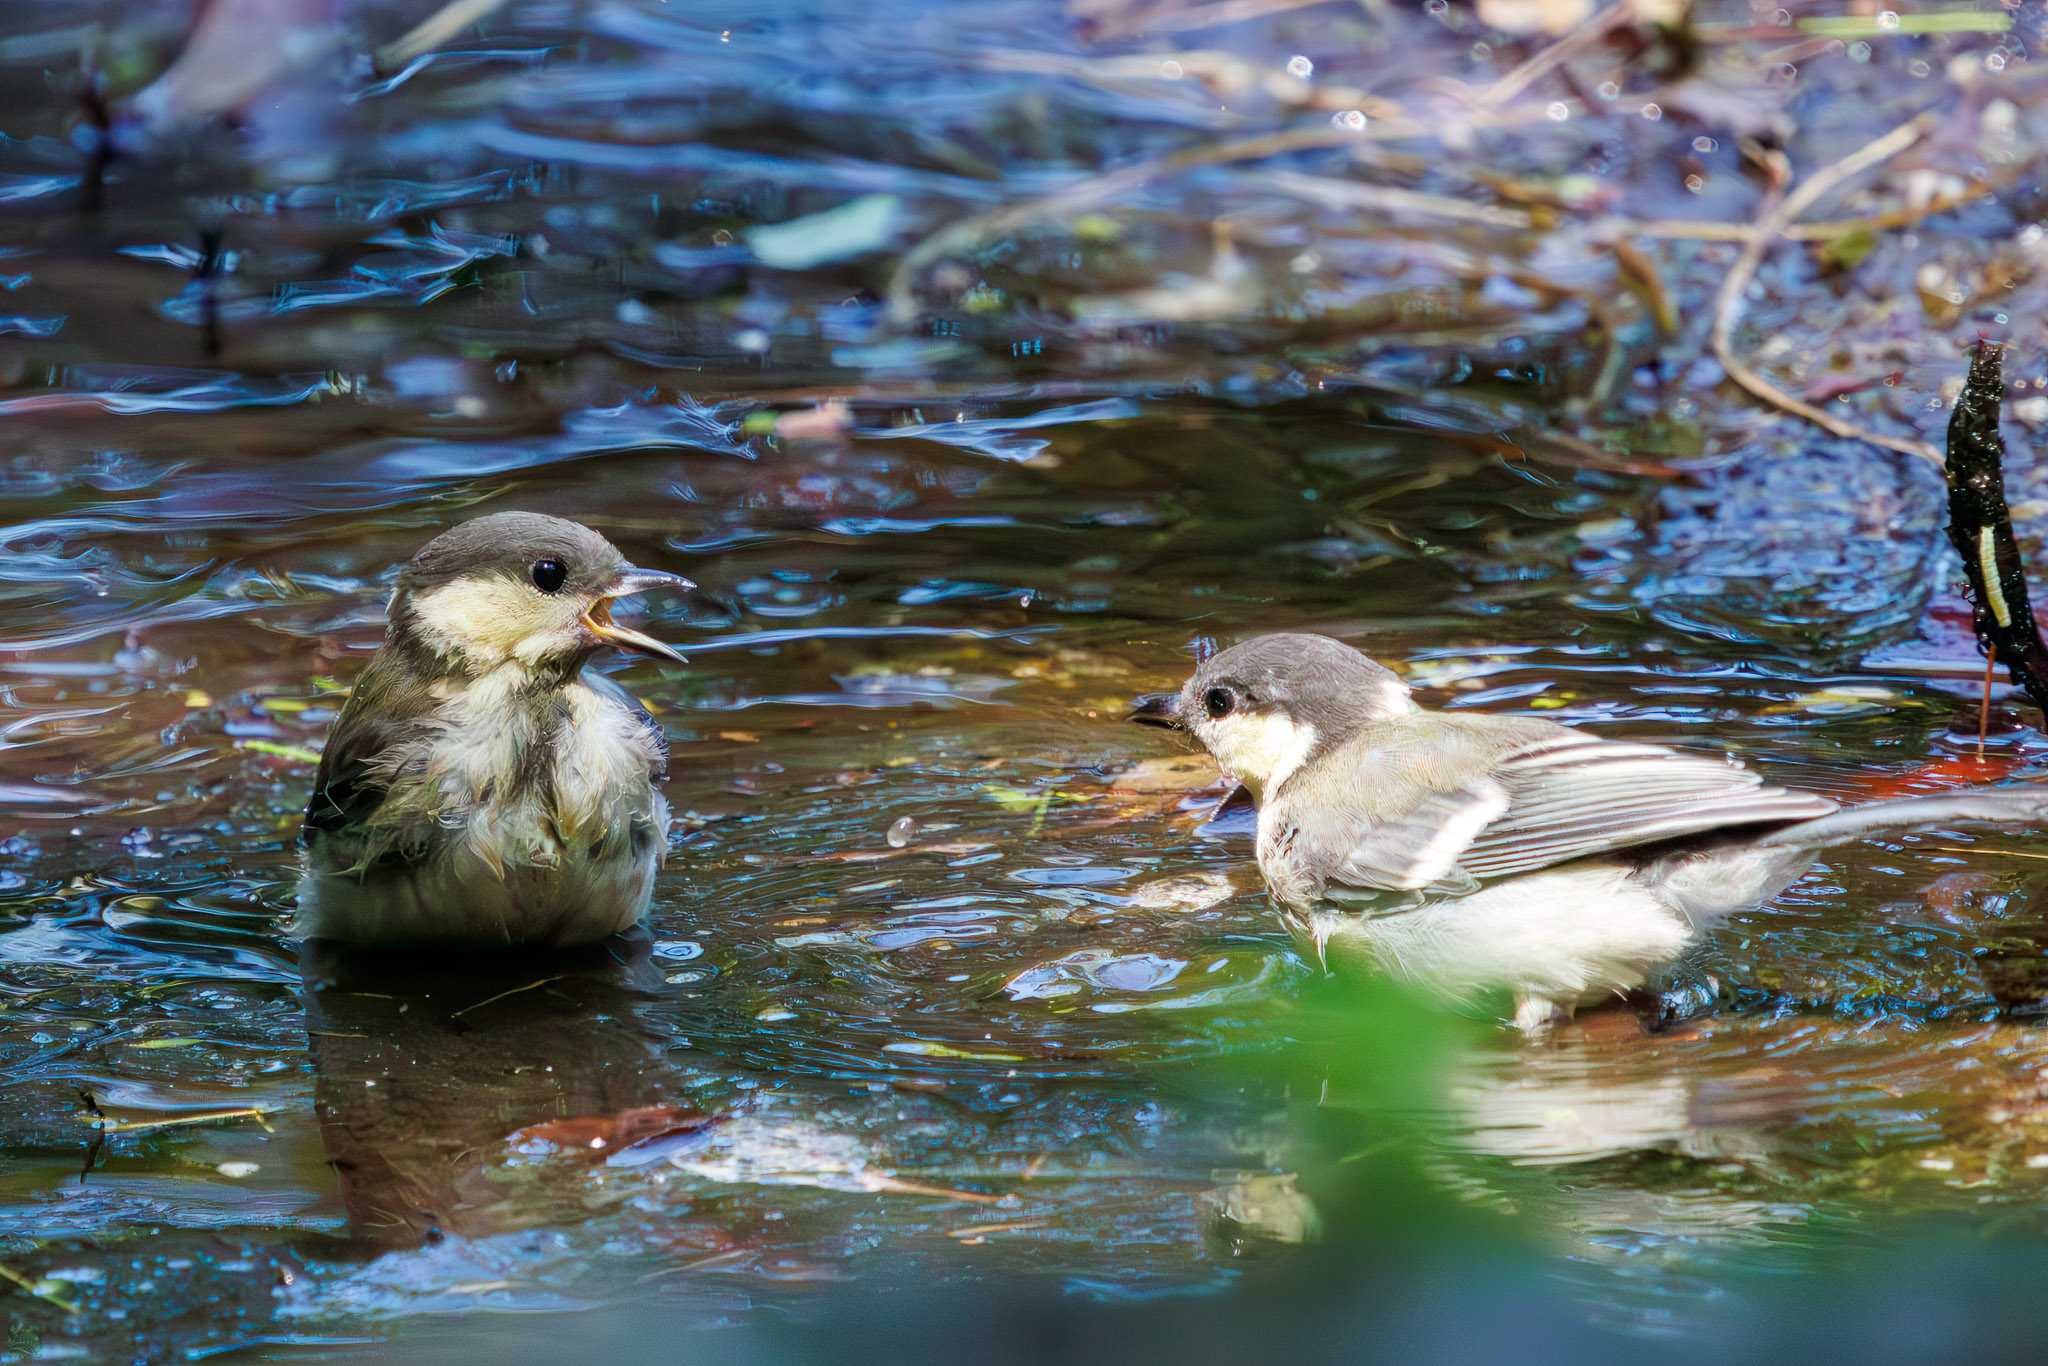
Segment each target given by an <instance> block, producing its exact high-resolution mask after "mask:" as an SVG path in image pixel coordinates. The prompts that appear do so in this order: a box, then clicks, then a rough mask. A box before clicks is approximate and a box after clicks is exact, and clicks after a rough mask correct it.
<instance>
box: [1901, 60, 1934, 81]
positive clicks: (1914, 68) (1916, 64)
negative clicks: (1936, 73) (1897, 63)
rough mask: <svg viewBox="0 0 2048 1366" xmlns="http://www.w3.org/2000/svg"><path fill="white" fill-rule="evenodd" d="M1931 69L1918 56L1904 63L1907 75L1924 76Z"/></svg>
mask: <svg viewBox="0 0 2048 1366" xmlns="http://www.w3.org/2000/svg"><path fill="white" fill-rule="evenodd" d="M1932 70H1934V68H1933V67H1931V66H1929V65H1928V64H1927V63H1926V61H1925V60H1923V59H1922V58H1919V57H1915V58H1914V59H1913V60H1912V61H1910V62H1907V63H1906V74H1907V75H1909V76H1919V77H1925V76H1926V75H1927V73H1928V72H1930V71H1932Z"/></svg>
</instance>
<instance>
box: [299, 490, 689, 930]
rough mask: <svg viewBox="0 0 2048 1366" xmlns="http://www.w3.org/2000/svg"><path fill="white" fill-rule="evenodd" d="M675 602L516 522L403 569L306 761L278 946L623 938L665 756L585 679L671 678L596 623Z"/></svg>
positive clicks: (609, 552) (609, 689) (656, 739)
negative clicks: (605, 659)
mask: <svg viewBox="0 0 2048 1366" xmlns="http://www.w3.org/2000/svg"><path fill="white" fill-rule="evenodd" d="M690 586H691V585H690V584H689V581H688V580H686V579H682V578H679V577H677V576H676V575H673V574H664V573H660V572H657V571H651V570H642V569H636V568H634V567H633V566H632V565H629V564H628V563H627V562H626V560H625V557H624V556H622V555H621V554H620V553H619V552H618V551H617V550H616V549H615V548H613V546H612V545H611V543H610V542H608V541H606V540H605V539H604V538H603V537H602V536H600V535H598V534H597V533H596V532H594V531H591V530H590V529H588V528H587V527H583V526H579V525H578V524H576V523H574V522H568V521H563V520H562V519H560V518H555V517H544V516H540V515H538V514H534V513H499V514H495V515H492V516H488V517H482V518H478V519H476V520H475V521H471V522H466V523H463V524H462V525H460V526H458V527H455V528H454V529H453V530H451V531H449V532H447V533H445V534H443V535H442V536H440V537H438V538H436V539H435V540H434V541H432V542H430V543H429V544H428V545H427V546H426V547H425V548H424V549H422V550H421V551H420V553H419V554H418V555H417V556H415V557H414V559H413V560H412V561H411V562H410V563H409V564H407V565H406V566H405V568H404V569H403V570H402V571H401V572H400V574H399V579H398V587H397V589H396V591H395V592H394V593H393V594H392V598H391V604H390V608H389V613H388V615H389V626H388V629H387V634H386V638H385V643H384V645H383V647H382V648H381V649H379V650H378V652H377V654H376V656H375V658H373V659H372V660H371V661H370V664H369V666H368V667H367V668H366V669H365V670H364V671H363V674H362V676H361V677H360V678H359V679H358V680H357V682H356V685H355V688H354V690H353V691H352V692H351V694H350V697H349V701H348V705H347V706H346V707H345V708H344V709H343V711H342V714H341V716H340V718H339V719H338V720H337V721H336V722H335V726H334V730H333V732H332V734H330V736H329V737H328V742H327V748H326V751H325V753H324V754H323V755H322V757H321V763H320V772H319V775H318V777H317V778H316V779H315V781H314V788H313V796H312V800H311V801H310V803H309V804H308V806H307V809H306V822H305V829H304V832H303V836H302V841H303V844H304V846H305V872H304V876H303V878H302V879H301V882H300V887H299V909H298V918H297V920H296V921H295V923H294V925H293V931H294V933H296V934H298V935H300V936H301V937H304V938H309V939H325V940H334V941H340V942H344V943H352V944H362V945H392V946H396V945H477V946H502V947H511V946H519V945H563V944H575V943H584V942H588V941H591V940H596V939H601V938H603V937H605V936H606V935H609V934H613V933H616V932H618V931H621V930H626V929H630V928H631V927H632V926H633V925H635V924H636V923H637V922H638V921H639V920H640V918H641V916H642V915H643V914H645V912H646V910H647V906H648V902H649V900H650V898H651V897H652V894H653V889H654V877H655V874H656V872H657V871H658V870H659V869H660V867H661V864H662V861H663V859H664V857H665V856H666V854H667V849H668V819H669V812H668V803H667V801H666V800H665V799H664V798H663V796H662V794H661V790H660V787H659V783H660V781H661V779H662V778H663V777H664V776H665V775H666V769H667V747H666V744H665V743H664V741H663V739H662V735H661V732H660V729H659V727H658V726H657V725H656V724H655V722H654V720H653V718H652V717H650V716H649V715H648V714H647V712H646V711H645V709H643V708H642V707H641V706H640V705H639V704H638V703H637V702H635V701H634V700H633V698H632V697H631V696H630V695H629V694H627V693H626V692H625V691H624V690H623V689H621V688H620V687H619V686H618V685H617V684H615V683H613V682H612V681H611V680H609V679H607V678H604V677H602V676H601V675H598V674H596V673H593V672H590V671H589V670H587V669H586V667H585V666H586V665H587V664H588V663H589V662H590V660H591V658H592V656H593V655H594V654H596V652H597V651H599V650H601V649H605V648H608V647H615V648H622V649H627V650H634V651H638V652H641V653H645V654H651V655H656V656H659V657H663V658H668V659H672V660H677V661H680V660H681V656H680V655H678V654H676V652H675V651H674V650H672V649H670V648H669V647H668V646H666V645H663V644H661V643H660V642H659V641H656V640H653V639H651V638H650V637H647V636H645V635H642V634H641V633H640V632H638V631H634V630H631V629H629V628H627V627H624V626H621V625H619V624H617V623H616V622H614V621H612V620H611V616H610V613H609V610H608V604H609V603H610V602H611V601H612V600H613V599H614V598H618V597H623V596H625V595H627V594H630V593H637V592H644V591H646V590H648V589H653V588H677V589H686V588H688V587H690Z"/></svg>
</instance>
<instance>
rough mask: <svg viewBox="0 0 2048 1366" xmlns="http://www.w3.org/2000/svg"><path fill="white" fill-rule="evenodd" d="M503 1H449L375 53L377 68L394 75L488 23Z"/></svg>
mask: <svg viewBox="0 0 2048 1366" xmlns="http://www.w3.org/2000/svg"><path fill="white" fill-rule="evenodd" d="M504 3H505V0H451V3H449V4H446V5H443V6H442V7H441V8H440V9H437V10H435V11H434V12H433V13H432V14H430V15H428V16H427V17H426V18H425V19H422V20H421V21H420V22H419V23H417V24H415V25H414V26H413V27H412V30H411V31H410V32H408V33H407V34H406V35H405V36H404V37H403V38H399V39H396V40H395V41H393V42H389V43H386V44H384V46H382V47H380V48H378V49H377V67H378V69H379V70H380V71H393V70H396V69H397V68H399V67H401V66H404V65H405V64H406V63H407V62H409V61H411V60H412V59H413V58H415V57H417V56H419V55H420V54H421V53H422V52H428V51H431V50H433V49H434V48H437V47H439V46H441V44H443V43H445V42H447V41H448V40H449V39H450V38H453V37H454V36H455V35H456V34H458V33H460V32H462V30H464V29H466V28H468V27H469V26H470V25H471V24H475V23H480V22H481V21H483V20H485V19H488V18H489V17H490V16H491V14H492V12H493V11H495V10H496V9H498V8H499V6H501V5H503V4H504Z"/></svg>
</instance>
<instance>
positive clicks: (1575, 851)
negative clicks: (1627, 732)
mask: <svg viewBox="0 0 2048 1366" xmlns="http://www.w3.org/2000/svg"><path fill="white" fill-rule="evenodd" d="M1131 719H1133V720H1136V721H1142V722H1147V723H1150V724H1156V725H1165V726H1170V727H1174V728H1176V729H1181V730H1185V731H1187V732H1188V733H1190V734H1192V735H1193V736H1194V737H1195V739H1197V740H1198V741H1200V742H1201V744H1202V745H1203V747H1205V748H1206V749H1207V750H1208V751H1209V752H1210V753H1211V754H1212V755H1214V756H1215V757H1216V760H1217V762H1218V763H1219V764H1221V765H1222V767H1223V769H1224V771H1225V772H1226V773H1229V774H1231V775H1233V776H1234V777H1235V778H1236V779H1237V780H1238V781H1239V782H1240V783H1242V784H1243V785H1244V787H1245V788H1246V789H1247V790H1248V791H1249V792H1250V793H1251V795H1252V797H1253V800H1254V801H1256V802H1257V803H1258V806H1259V822H1258V860H1259V871H1260V872H1261V873H1262V874H1263V875H1264V877H1265V880H1266V887H1267V890H1268V891H1269V892H1270V893H1271V894H1272V896H1273V898H1274V900H1275V901H1277V902H1278V903H1279V905H1280V907H1281V910H1282V912H1283V914H1284V916H1285V918H1286V921H1287V924H1288V927H1289V928H1290V930H1292V931H1293V932H1294V933H1295V935H1296V936H1297V937H1298V938H1299V939H1301V940H1302V941H1303V942H1304V943H1306V944H1307V945H1309V946H1310V947H1312V948H1313V950H1314V951H1315V952H1316V953H1317V954H1318V955H1319V956H1323V957H1324V958H1325V959H1326V961H1334V962H1336V963H1338V964H1339V965H1341V964H1343V963H1344V962H1347V961H1351V962H1356V963H1358V964H1360V965H1363V966H1367V967H1370V968H1372V969H1375V970H1379V971H1384V972H1388V973H1391V974H1393V975H1395V976H1397V977H1400V978H1403V979H1406V980H1408V981H1410V982H1413V983H1415V984H1416V985H1418V986H1421V987H1423V988H1425V989H1427V990H1429V991H1431V992H1433V993H1435V994H1437V995H1439V996H1442V997H1445V998H1448V999H1451V1000H1454V1001H1461V1002H1462V1001H1467V1000H1470V999H1472V998H1474V997H1476V996H1478V995H1480V994H1482V993H1485V992H1488V991H1493V990H1503V989H1504V990H1506V991H1509V992H1511V993H1513V996H1514V999H1515V1023H1516V1024H1517V1025H1519V1026H1521V1027H1522V1028H1523V1029H1525V1030H1534V1029H1539V1028H1545V1027H1548V1026H1549V1025H1550V1024H1552V1023H1553V1022H1554V1021H1555V1020H1557V1019H1559V1018H1569V1017H1570V1015H1571V1013H1572V1012H1573V1010H1575V1009H1577V1008H1578V1007H1580V1006H1584V1005H1590V1004H1593V1003H1595V1002H1598V1001H1600V1000H1603V999H1607V998H1611V997H1613V996H1615V995H1618V994H1620V993H1624V992H1627V991H1631V990H1634V989H1636V988H1639V987H1642V986H1644V985H1645V984H1646V983H1647V982H1648V981H1649V979H1650V977H1651V975H1652V974H1653V973H1655V972H1656V971H1657V970H1658V969H1660V968H1662V967H1664V966H1665V965H1668V964H1670V963H1671V962H1672V961H1673V960H1674V959H1676V958H1678V957H1679V956H1680V955H1681V954H1682V953H1683V952H1684V951H1685V950H1686V949H1687V948H1688V947H1689V946H1691V945H1692V944H1693V943H1695V942H1696V940H1697V937H1698V935H1699V934H1700V932H1701V931H1702V930H1703V929H1705V928H1707V927H1710V926H1712V925H1714V924H1717V923H1719V922H1720V921H1721V920H1723V919H1725V918H1726V917H1727V916H1729V915H1731V914H1733V913H1735V912H1737V911H1741V910H1745V909H1748V908H1750V907H1753V906H1756V905H1758V904H1760V903H1761V902H1763V901H1766V900H1768V899H1769V898H1770V897H1772V896H1775V895H1776V894H1777V893H1778V892H1780V891H1782V890H1783V889H1784V888H1785V887H1787V886H1788V885H1790V884H1791V882H1793V881H1794V880H1795V879H1797V878H1798V876H1799V875H1800V874H1801V873H1802V872H1803V871H1805V869H1806V868H1807V866H1808V865H1809V864H1810V863H1811V861H1812V858H1813V855H1814V854H1815V852H1817V851H1818V850H1820V849H1821V848H1823V847H1825V846H1827V845H1830V844H1836V843H1840V842H1843V841H1847V840H1853V839H1858V838H1861V837H1863V836H1866V835H1872V834H1878V833H1881V832H1883V831H1887V830H1898V829H1906V828H1912V827H1915V826H1922V825H1930V824H1937V823H1943V822H1958V821H1984V822H1992V823H2006V824H2035V823H2039V822H2041V821H2042V820H2043V818H2044V817H2048V787H2041V786H2026V787H2006V788H1988V787H1979V788H1970V789H1965V790H1961V791H1957V792H1951V793H1946V794H1943V795H1940V796H1932V797H1913V798H1903V799H1898V800H1893V801H1881V802H1873V803H1870V804H1867V805H1864V806H1859V807H1853V808H1849V809H1846V810H1842V809H1838V808H1837V805H1836V803H1835V802H1834V801H1833V800H1831V799H1830V798H1827V797H1822V796H1818V795H1816V794H1813V793H1806V792H1795V791H1792V790H1790V789H1787V788H1782V787H1776V786H1773V785H1771V784H1768V783H1766V782H1764V781H1763V780H1762V779H1761V778H1759V777H1758V776H1757V775H1755V774H1753V773H1750V772H1747V771H1745V770H1744V769H1742V768H1741V767H1740V766H1739V765H1737V764H1735V763H1734V762H1733V761H1732V760H1730V759H1728V758H1727V757H1725V756H1719V755H1707V754H1685V753H1681V752H1679V751H1676V750H1670V749H1664V748H1661V747H1659V746H1656V745H1643V744H1632V743H1626V742H1622V741H1616V740H1608V739H1603V738H1601V737H1599V736H1595V735H1589V734H1585V733H1582V732H1578V731H1574V730H1571V729H1570V728H1568V727H1566V726H1561V725H1558V724H1556V723H1554V722H1551V721H1544V720H1540V719H1536V718H1529V717H1502V716H1483V715H1472V714H1463V713H1459V714H1444V713H1436V712H1429V711H1425V710H1424V709H1423V708H1421V707H1419V706H1417V705H1416V703H1415V702H1414V700H1413V699H1412V698H1410V696H1409V694H1408V687H1407V685H1406V684H1405V683H1403V682H1402V681H1401V680H1400V678H1399V677H1397V676H1396V675H1395V674H1394V673H1393V672H1392V671H1390V670H1388V669H1385V668H1383V667H1381V666H1380V665H1378V664H1375V663H1374V662H1372V661H1371V660H1370V659H1367V658H1366V657H1365V656H1364V655H1362V654H1360V653H1359V652H1358V651H1356V650H1354V649H1352V648H1351V647H1350V646H1348V645H1343V644H1340V643H1339V642H1337V641H1334V640H1330V639H1328V638H1326V637H1323V636H1314V635H1270V636H1261V637H1258V638H1257V639H1254V640H1249V641H1246V642H1244V643H1243V644H1241V645H1237V646H1235V647H1233V648H1231V649H1229V650H1225V651H1223V652H1222V653H1221V654H1218V655H1216V656H1215V657H1214V658H1212V659H1209V660H1208V661H1206V662H1205V663H1203V664H1202V666H1201V667H1200V668H1199V669H1198V670H1197V671H1196V672H1195V675H1194V676H1193V677H1192V678H1191V679H1189V680H1188V682H1187V684H1186V685H1185V686H1184V687H1182V689H1181V690H1180V691H1179V692H1178V693H1172V694H1162V695H1160V696H1157V697H1153V698H1147V699H1144V700H1143V701H1141V703H1140V704H1139V706H1138V709H1137V710H1136V711H1135V712H1134V713H1133V715H1132V718H1131Z"/></svg>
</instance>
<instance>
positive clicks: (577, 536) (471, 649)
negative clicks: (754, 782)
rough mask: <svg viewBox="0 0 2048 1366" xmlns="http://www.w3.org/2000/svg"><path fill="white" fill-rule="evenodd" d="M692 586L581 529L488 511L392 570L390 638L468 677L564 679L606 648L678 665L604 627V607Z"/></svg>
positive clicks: (665, 651) (658, 645)
mask: <svg viewBox="0 0 2048 1366" xmlns="http://www.w3.org/2000/svg"><path fill="white" fill-rule="evenodd" d="M694 587H696V585H695V584H693V583H691V582H690V581H689V580H688V579H686V578H683V577H682V576H681V575H679V574H668V573H664V572H662V571H661V570H657V569H638V568H635V567H634V566H633V565H630V564H628V563H627V562H626V557H625V556H624V555H621V554H620V553H619V551H618V548H617V547H616V546H614V545H613V544H612V543H611V542H610V541H607V540H606V539H605V538H604V537H602V536H600V535H598V534H597V533H596V532H595V531H592V530H591V529H590V528H589V527H587V526H581V525H578V524H577V523H575V522H570V521H565V520H563V519H562V518H560V517H547V516H543V515H542V514H540V513H537V512H498V513H493V514H491V515H490V516H488V517H478V518H476V519H475V520H474V521H469V522H464V523H462V524H461V525H460V526H457V527H454V528H451V529H450V530H448V531H445V532H443V533H441V534H440V535H439V536H436V537H435V538H434V539H433V540H431V541H429V542H427V544H426V545H425V546H424V547H422V548H421V550H420V552H419V553H418V554H417V555H415V556H413V557H412V560H411V562H410V563H408V564H407V565H406V566H405V568H403V569H401V570H400V571H399V573H398V588H397V591H395V592H394V593H393V594H392V595H391V607H390V618H391V635H392V638H393V639H394V640H395V641H399V642H401V643H403V644H406V645H408V646H411V647H413V648H414V649H416V650H419V651H422V652H424V653H426V654H428V655H430V656H432V657H433V659H434V660H436V661H437V662H438V663H439V664H440V666H442V667H444V668H449V669H459V670H461V671H462V672H465V673H470V674H481V673H486V672H489V671H490V670H492V669H495V668H498V667H500V666H501V665H504V664H508V663H517V664H520V665H522V666H524V667H525V668H528V669H531V670H536V671H540V672H543V673H549V674H563V675H566V674H571V673H574V672H575V671H576V670H577V669H580V668H581V667H582V666H583V662H584V661H585V660H587V659H588V658H590V656H591V655H592V654H593V653H595V652H596V651H598V650H599V649H602V648H603V647H605V646H607V645H611V646H616V647H618V648H619V649H622V650H635V651H638V652H639V653H641V654H648V655H654V656H657V657H659V658H661V659H669V660H674V661H675V662H677V663H679V664H680V663H682V662H683V657H682V656H681V655H680V654H677V653H676V651H675V650H674V649H673V648H671V647H670V646H667V645H664V644H663V643H662V642H660V641H658V640H656V639H654V638H653V637H652V636H648V635H643V634H642V633H640V632H639V631H635V630H633V629H632V628H630V627H626V626H621V625H619V624H618V623H617V622H615V621H613V620H612V619H611V611H610V606H611V602H612V600H613V599H614V598H622V597H625V596H626V595H628V594H630V593H644V592H646V591H648V590H649V589H653V588H671V589H676V590H679V591H681V590H687V589H691V588H694Z"/></svg>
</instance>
